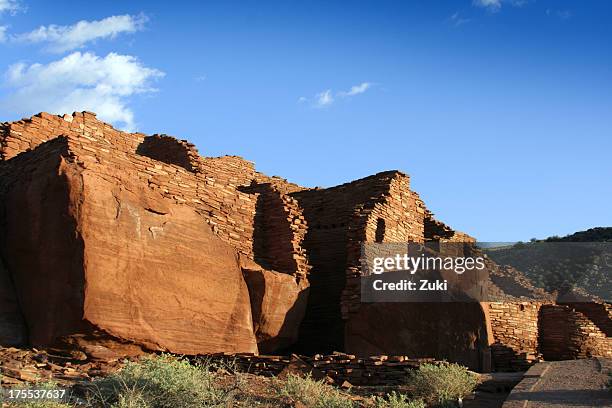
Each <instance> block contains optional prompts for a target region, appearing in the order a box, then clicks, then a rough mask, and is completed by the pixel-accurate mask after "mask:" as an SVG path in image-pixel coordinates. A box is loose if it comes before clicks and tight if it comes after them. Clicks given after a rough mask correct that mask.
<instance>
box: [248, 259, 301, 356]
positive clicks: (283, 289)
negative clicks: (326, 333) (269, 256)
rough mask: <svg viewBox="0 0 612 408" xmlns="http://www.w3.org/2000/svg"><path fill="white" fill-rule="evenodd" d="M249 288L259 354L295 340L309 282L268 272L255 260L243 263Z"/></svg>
mask: <svg viewBox="0 0 612 408" xmlns="http://www.w3.org/2000/svg"><path fill="white" fill-rule="evenodd" d="M242 271H243V273H244V278H245V280H246V282H247V285H248V287H249V295H250V298H251V310H252V312H253V327H254V330H255V335H256V337H257V345H258V347H259V351H260V352H261V353H273V352H275V351H282V350H285V349H287V348H288V347H289V346H291V345H292V344H294V343H295V342H296V341H297V340H298V334H299V329H300V324H301V322H302V319H303V318H304V314H305V313H306V305H307V299H308V283H307V282H306V281H299V280H296V278H295V277H294V276H291V275H288V274H284V273H280V272H275V271H268V270H265V269H263V268H261V267H258V266H257V264H255V263H254V262H244V261H243V265H242Z"/></svg>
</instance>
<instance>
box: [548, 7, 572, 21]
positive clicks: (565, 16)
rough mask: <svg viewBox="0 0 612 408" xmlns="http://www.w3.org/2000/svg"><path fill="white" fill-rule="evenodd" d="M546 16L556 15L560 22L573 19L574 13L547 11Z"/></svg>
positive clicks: (568, 11)
mask: <svg viewBox="0 0 612 408" xmlns="http://www.w3.org/2000/svg"><path fill="white" fill-rule="evenodd" d="M546 15H547V16H551V15H554V16H556V17H558V18H559V19H560V20H569V19H570V18H572V15H573V14H572V12H571V11H570V10H557V11H553V10H551V9H546Z"/></svg>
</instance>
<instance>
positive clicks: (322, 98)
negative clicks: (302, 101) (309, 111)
mask: <svg viewBox="0 0 612 408" xmlns="http://www.w3.org/2000/svg"><path fill="white" fill-rule="evenodd" d="M332 103H334V97H333V95H332V91H331V89H327V90H325V91H323V92H321V93H319V94H317V99H316V104H317V106H318V107H320V108H324V107H326V106H329V105H331V104H332Z"/></svg>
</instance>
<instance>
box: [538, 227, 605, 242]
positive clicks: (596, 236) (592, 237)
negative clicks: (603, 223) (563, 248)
mask: <svg viewBox="0 0 612 408" xmlns="http://www.w3.org/2000/svg"><path fill="white" fill-rule="evenodd" d="M541 241H544V242H612V227H596V228H590V229H588V230H586V231H579V232H575V233H573V234H570V235H566V236H564V237H557V236H553V237H549V238H546V239H544V240H541Z"/></svg>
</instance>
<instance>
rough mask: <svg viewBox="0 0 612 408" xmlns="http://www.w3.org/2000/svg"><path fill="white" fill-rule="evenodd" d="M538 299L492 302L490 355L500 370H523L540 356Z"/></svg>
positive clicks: (490, 311) (490, 308) (490, 305)
mask: <svg viewBox="0 0 612 408" xmlns="http://www.w3.org/2000/svg"><path fill="white" fill-rule="evenodd" d="M540 307H541V304H539V303H537V302H520V303H490V304H489V318H490V319H491V328H492V332H493V344H491V355H492V358H493V362H494V368H495V370H497V371H523V370H525V369H526V368H527V367H529V366H530V365H531V364H533V363H534V362H537V361H538V360H539V359H540V355H539V351H538V314H539V310H540Z"/></svg>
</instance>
